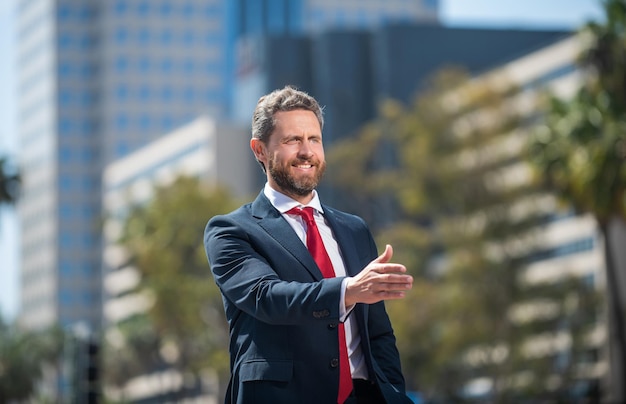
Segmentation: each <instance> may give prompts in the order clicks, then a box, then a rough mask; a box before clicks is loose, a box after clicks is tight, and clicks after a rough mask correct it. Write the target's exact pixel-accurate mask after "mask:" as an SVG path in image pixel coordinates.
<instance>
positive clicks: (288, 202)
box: [263, 183, 367, 379]
mask: <svg viewBox="0 0 626 404" xmlns="http://www.w3.org/2000/svg"><path fill="white" fill-rule="evenodd" d="M263 193H264V194H265V196H266V197H267V199H269V201H270V202H271V204H272V205H274V207H275V208H276V209H278V211H279V212H280V213H281V214H282V215H283V217H284V218H285V220H287V223H289V225H290V226H291V227H292V228H293V230H294V231H295V232H296V234H297V235H298V237H299V238H300V240H302V242H303V243H304V245H306V223H305V222H304V219H303V218H302V217H301V216H299V215H288V214H286V212H287V211H289V210H291V209H292V208H295V207H296V206H297V207H301V208H302V207H305V205H302V204H301V203H299V202H298V201H295V200H293V199H291V198H290V197H288V196H286V195H284V194H281V193H280V192H278V191H276V190H274V189H273V188H272V187H270V185H269V183H265V188H264V189H263ZM306 206H310V207H312V208H313V209H314V211H315V213H314V214H313V216H314V218H315V223H316V224H317V228H318V230H319V232H320V235H321V236H322V241H323V242H324V247H325V248H326V252H327V253H328V256H329V257H330V261H331V262H332V264H333V269H334V270H335V276H346V267H345V265H344V263H343V258H342V256H341V251H340V250H339V245H338V244H337V241H336V240H335V237H334V235H333V232H332V230H331V228H330V227H329V226H328V224H327V223H326V220H325V219H324V216H323V213H324V211H323V209H322V204H321V202H320V200H319V197H318V195H317V192H316V191H313V199H312V200H311V202H309V203H308V204H307V205H306ZM347 280H348V278H346V279H344V280H343V282H342V284H341V299H340V303H339V314H340V317H341V318H340V319H341V321H343V323H344V328H345V331H346V345H347V346H348V356H349V357H350V370H351V372H352V378H353V379H367V366H366V364H365V357H364V356H363V352H362V351H361V336H360V334H359V329H358V326H357V323H356V320H355V319H354V318H353V317H352V316H349V314H350V311H351V310H352V307H350V308H346V306H345V298H344V297H345V292H346V284H347ZM348 309H349V310H348Z"/></svg>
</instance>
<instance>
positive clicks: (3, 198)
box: [0, 157, 20, 205]
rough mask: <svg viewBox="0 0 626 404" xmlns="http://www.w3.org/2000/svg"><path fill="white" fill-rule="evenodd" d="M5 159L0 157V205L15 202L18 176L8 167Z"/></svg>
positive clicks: (18, 181)
mask: <svg viewBox="0 0 626 404" xmlns="http://www.w3.org/2000/svg"><path fill="white" fill-rule="evenodd" d="M8 163H9V161H8V159H7V158H6V157H0V205H2V204H12V203H15V202H16V201H17V197H18V188H19V184H20V176H19V174H18V173H17V172H16V171H15V170H12V169H11V168H10V167H9V164H8Z"/></svg>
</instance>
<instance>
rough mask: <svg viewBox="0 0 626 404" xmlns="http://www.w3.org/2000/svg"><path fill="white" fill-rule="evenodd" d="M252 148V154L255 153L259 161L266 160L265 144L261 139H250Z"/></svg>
mask: <svg viewBox="0 0 626 404" xmlns="http://www.w3.org/2000/svg"><path fill="white" fill-rule="evenodd" d="M250 148H251V149H252V153H254V156H255V157H256V159H257V160H259V161H263V160H265V144H264V143H263V142H262V141H261V140H260V139H257V138H255V137H253V138H252V139H250Z"/></svg>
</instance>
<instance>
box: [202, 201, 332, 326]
mask: <svg viewBox="0 0 626 404" xmlns="http://www.w3.org/2000/svg"><path fill="white" fill-rule="evenodd" d="M245 210H246V209H245V208H242V209H240V210H238V211H236V212H234V213H233V214H230V215H226V216H217V217H214V218H213V219H211V220H210V221H209V223H208V225H207V228H206V232H205V247H206V251H207V256H208V259H209V262H210V265H211V271H212V272H213V275H214V279H215V282H216V283H217V285H218V287H219V288H220V290H221V292H222V294H223V296H224V298H225V299H226V300H227V301H228V302H229V303H230V304H229V305H227V307H226V310H227V318H228V319H229V321H232V320H235V317H234V313H232V312H231V313H228V311H229V310H231V311H232V310H235V308H236V309H238V310H241V311H243V312H245V313H247V314H248V315H250V316H252V317H254V318H256V319H257V320H259V321H262V322H264V323H268V324H283V325H290V324H299V323H302V322H307V321H309V322H314V321H319V317H320V316H315V313H322V312H323V313H324V317H325V318H326V319H332V318H339V299H340V294H341V280H342V279H341V278H332V279H323V277H321V274H320V276H319V278H318V279H315V278H314V277H312V275H310V273H309V272H307V271H303V270H302V264H301V263H300V262H299V261H298V259H297V255H298V254H296V255H295V256H294V255H293V254H289V253H288V252H287V251H288V250H289V249H290V248H293V249H295V251H296V253H298V252H299V253H300V254H303V257H304V258H306V256H307V255H308V256H309V257H310V254H308V251H307V250H306V247H305V246H304V245H303V244H302V242H300V240H299V239H298V238H297V237H296V235H295V233H293V230H292V229H291V227H290V226H289V224H287V222H286V221H285V220H284V219H283V218H282V216H280V214H278V215H277V216H276V217H273V218H271V219H266V221H269V223H270V226H275V227H276V228H277V229H279V231H278V232H277V233H278V235H271V234H269V233H268V232H267V231H266V229H264V228H263V226H260V225H259V224H258V223H255V221H254V220H252V219H251V215H250V214H249V213H246V212H245ZM274 237H279V239H280V238H281V237H282V238H284V239H285V241H284V242H283V244H281V242H279V240H277V239H276V238H274ZM294 241H295V242H294ZM285 243H287V245H285ZM290 243H292V244H293V245H292V244H290ZM298 244H299V245H298ZM286 250H287V251H286ZM311 263H312V265H313V266H314V262H313V261H312V259H311ZM233 306H234V307H233ZM312 313H313V315H311V314H312ZM229 314H230V315H229Z"/></svg>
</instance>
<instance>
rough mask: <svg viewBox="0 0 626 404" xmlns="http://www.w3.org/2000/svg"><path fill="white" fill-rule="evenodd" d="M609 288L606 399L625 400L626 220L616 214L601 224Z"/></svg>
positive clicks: (615, 401) (617, 401) (620, 401)
mask: <svg viewBox="0 0 626 404" xmlns="http://www.w3.org/2000/svg"><path fill="white" fill-rule="evenodd" d="M600 227H601V229H602V233H603V235H604V255H605V260H606V278H607V279H606V283H607V290H608V362H609V374H608V381H607V386H606V387H607V391H606V400H607V401H606V402H607V403H623V402H626V373H625V372H626V330H625V329H624V313H625V311H626V310H625V309H626V307H624V302H625V301H626V222H624V220H623V219H621V218H619V217H613V218H611V219H610V220H609V221H608V223H606V224H601V226H600Z"/></svg>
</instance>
